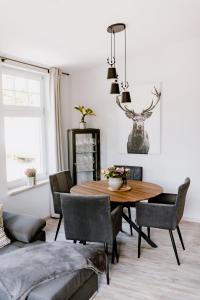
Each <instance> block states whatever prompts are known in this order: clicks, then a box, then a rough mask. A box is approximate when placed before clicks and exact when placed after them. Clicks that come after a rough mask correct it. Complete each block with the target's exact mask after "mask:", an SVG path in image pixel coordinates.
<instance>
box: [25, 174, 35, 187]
mask: <svg viewBox="0 0 200 300" xmlns="http://www.w3.org/2000/svg"><path fill="white" fill-rule="evenodd" d="M27 185H28V186H34V185H35V177H28V176H27Z"/></svg>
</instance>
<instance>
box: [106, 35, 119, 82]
mask: <svg viewBox="0 0 200 300" xmlns="http://www.w3.org/2000/svg"><path fill="white" fill-rule="evenodd" d="M113 40H114V45H113ZM113 46H114V49H113ZM113 50H114V51H113ZM113 52H114V53H113ZM107 63H108V64H109V65H110V67H109V68H108V73H107V79H117V71H116V68H115V33H114V32H112V31H111V32H110V58H109V57H108V58H107Z"/></svg>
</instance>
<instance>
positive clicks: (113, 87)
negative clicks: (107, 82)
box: [110, 81, 120, 95]
mask: <svg viewBox="0 0 200 300" xmlns="http://www.w3.org/2000/svg"><path fill="white" fill-rule="evenodd" d="M110 93H111V94H115V95H116V94H120V90H119V83H118V82H117V81H115V82H113V83H112V84H111V88H110Z"/></svg>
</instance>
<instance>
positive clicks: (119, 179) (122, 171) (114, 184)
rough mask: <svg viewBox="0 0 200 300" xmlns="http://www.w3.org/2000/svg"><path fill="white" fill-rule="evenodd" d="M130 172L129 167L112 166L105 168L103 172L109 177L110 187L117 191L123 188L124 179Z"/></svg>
mask: <svg viewBox="0 0 200 300" xmlns="http://www.w3.org/2000/svg"><path fill="white" fill-rule="evenodd" d="M128 172H129V169H128V168H124V167H115V166H112V167H110V168H108V169H105V170H103V171H102V174H103V175H104V176H105V177H106V178H107V179H108V184H109V187H110V189H112V190H113V191H117V190H119V189H120V188H121V186H122V184H123V180H124V179H126V177H127V174H128Z"/></svg>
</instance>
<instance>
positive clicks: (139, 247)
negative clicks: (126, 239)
mask: <svg viewBox="0 0 200 300" xmlns="http://www.w3.org/2000/svg"><path fill="white" fill-rule="evenodd" d="M139 229H140V230H142V226H139ZM140 250H141V233H140V232H139V233H138V258H140Z"/></svg>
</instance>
